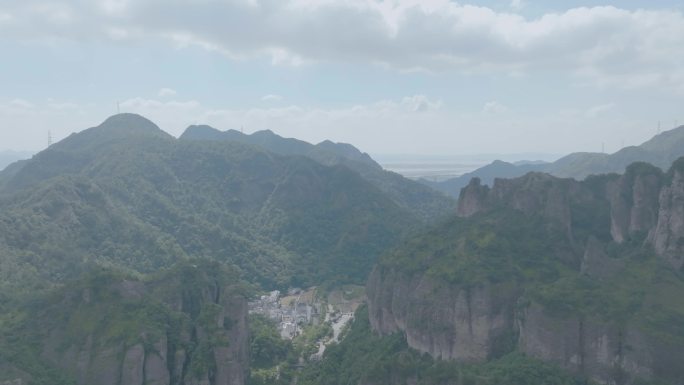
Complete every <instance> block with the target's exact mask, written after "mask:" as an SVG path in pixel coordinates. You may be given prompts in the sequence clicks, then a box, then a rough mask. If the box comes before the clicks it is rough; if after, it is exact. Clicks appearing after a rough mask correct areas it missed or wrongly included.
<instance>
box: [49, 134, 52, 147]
mask: <svg viewBox="0 0 684 385" xmlns="http://www.w3.org/2000/svg"><path fill="white" fill-rule="evenodd" d="M50 146H52V131H48V147H50Z"/></svg>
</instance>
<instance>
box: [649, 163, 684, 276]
mask: <svg viewBox="0 0 684 385" xmlns="http://www.w3.org/2000/svg"><path fill="white" fill-rule="evenodd" d="M649 240H650V241H651V242H652V243H653V246H654V247H655V249H656V251H657V252H658V253H659V254H661V255H663V256H664V257H665V258H666V259H667V260H668V262H669V263H670V264H671V265H672V266H673V267H674V268H676V269H682V266H684V173H683V172H682V171H680V170H677V171H675V172H674V175H673V177H672V182H671V183H670V185H669V186H666V187H665V188H663V189H662V191H661V192H660V209H659V211H658V224H657V226H656V228H655V230H654V232H653V234H652V235H651V237H649Z"/></svg>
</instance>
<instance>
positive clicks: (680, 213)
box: [457, 163, 684, 270]
mask: <svg viewBox="0 0 684 385" xmlns="http://www.w3.org/2000/svg"><path fill="white" fill-rule="evenodd" d="M592 206H594V207H599V206H603V207H607V208H608V213H609V219H610V228H609V230H610V235H611V238H612V241H613V242H616V243H623V242H625V241H627V240H629V239H633V238H643V239H646V241H647V242H648V243H649V244H651V245H653V247H654V248H655V250H656V251H657V252H658V254H659V255H661V256H662V257H663V258H665V259H666V260H667V261H668V262H669V263H670V264H671V265H672V266H673V267H674V268H675V269H678V270H679V269H681V268H682V266H683V265H684V170H682V169H680V168H678V167H676V164H675V166H673V167H672V169H671V170H670V172H669V173H668V174H667V175H666V174H663V173H662V172H661V171H660V169H658V168H656V167H653V166H650V165H648V164H644V163H635V164H634V165H632V166H630V167H628V169H627V172H626V173H625V175H622V176H619V177H618V176H617V175H608V176H601V177H595V178H594V179H592V178H589V179H588V180H587V181H585V182H578V181H575V180H573V179H560V178H555V177H552V176H550V175H547V174H540V173H530V174H527V175H526V176H524V177H521V178H517V179H497V180H496V181H495V183H494V186H493V187H492V188H491V189H488V188H487V186H481V185H480V183H479V181H477V180H473V182H471V184H469V185H468V186H467V187H465V188H464V189H463V191H462V192H461V199H460V200H459V204H458V209H457V215H458V216H461V217H471V216H473V215H475V214H477V213H480V212H484V211H488V210H493V209H496V208H501V207H506V208H512V209H515V210H519V211H521V212H523V213H525V214H527V215H532V214H541V215H543V216H544V217H545V218H546V219H548V220H549V223H551V224H555V225H560V226H561V227H562V228H563V229H565V230H566V232H567V235H568V237H569V238H570V239H571V240H572V241H579V240H577V239H575V237H574V235H573V222H574V221H575V220H576V219H577V218H576V217H575V216H574V215H573V207H592ZM606 230H608V227H606Z"/></svg>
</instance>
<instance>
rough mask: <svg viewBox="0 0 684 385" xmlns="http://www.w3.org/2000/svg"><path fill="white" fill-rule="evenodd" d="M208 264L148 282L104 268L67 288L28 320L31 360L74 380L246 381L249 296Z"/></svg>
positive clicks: (226, 384) (108, 384)
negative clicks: (33, 353) (33, 350)
mask: <svg viewBox="0 0 684 385" xmlns="http://www.w3.org/2000/svg"><path fill="white" fill-rule="evenodd" d="M210 265H212V266H201V265H200V266H198V265H190V264H188V265H183V266H181V267H176V268H175V269H172V271H171V272H168V273H165V274H162V275H161V276H158V277H156V278H154V279H152V280H149V281H139V280H131V279H130V278H129V279H119V278H116V277H113V276H111V275H109V274H102V275H98V276H95V277H92V278H89V279H88V280H87V281H86V282H84V283H82V284H79V285H77V286H76V287H70V288H67V289H65V290H64V291H63V292H62V293H61V294H59V295H56V296H55V297H54V298H52V299H51V300H50V302H49V304H46V307H45V308H44V309H42V310H41V311H40V314H36V315H35V316H36V318H35V319H33V320H32V321H31V322H30V328H31V329H37V330H30V331H29V332H30V333H35V334H37V335H38V336H39V337H38V338H37V339H36V341H37V344H36V345H38V347H39V349H38V351H37V352H36V353H37V354H38V357H36V358H35V359H36V360H40V361H42V362H45V363H47V364H48V365H50V366H52V367H53V368H56V369H58V370H59V371H60V372H61V373H64V374H65V375H66V376H67V377H68V378H71V379H72V380H73V381H74V382H75V383H76V384H79V385H91V384H98V385H123V384H126V385H143V384H146V385H148V384H154V385H181V384H182V385H242V384H244V383H245V378H246V373H248V365H249V358H248V331H247V303H246V299H245V297H244V296H243V295H242V294H241V292H240V290H239V289H238V288H237V284H238V282H237V281H232V280H233V278H234V277H226V276H224V275H223V274H222V268H221V267H220V266H218V265H215V264H210ZM212 270H213V271H212ZM41 328H42V329H43V330H40V329H41ZM34 338H35V337H34ZM0 361H2V360H1V359H0ZM17 366H21V363H19V365H17ZM28 378H30V377H27V376H23V377H22V376H19V377H18V380H20V381H26V380H27V379H28ZM20 383H21V382H20Z"/></svg>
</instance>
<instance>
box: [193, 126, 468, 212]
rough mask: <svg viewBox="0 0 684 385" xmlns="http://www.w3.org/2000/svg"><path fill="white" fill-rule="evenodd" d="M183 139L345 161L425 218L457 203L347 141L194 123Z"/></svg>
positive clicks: (328, 161) (325, 162)
mask: <svg viewBox="0 0 684 385" xmlns="http://www.w3.org/2000/svg"><path fill="white" fill-rule="evenodd" d="M180 139H181V140H198V141H227V142H236V143H245V144H250V145H254V146H257V147H259V148H262V149H265V150H267V151H271V152H273V153H276V154H281V155H302V156H306V157H307V158H310V159H313V160H315V161H316V162H318V163H321V164H323V165H326V166H335V165H344V166H346V167H348V168H349V169H351V170H354V171H356V172H357V173H358V174H359V175H361V176H362V177H363V178H364V179H365V180H367V181H368V182H370V183H371V184H372V185H374V186H375V187H377V188H378V189H380V191H382V192H383V193H384V194H386V195H387V197H389V198H390V199H391V200H392V201H393V202H394V203H396V204H397V205H398V206H400V207H401V208H403V209H405V210H407V211H409V212H411V213H412V214H413V215H415V216H416V217H418V218H419V219H421V220H422V221H424V222H436V221H439V220H440V219H443V218H444V217H447V216H448V215H449V214H450V213H452V212H453V210H454V208H455V205H456V202H455V200H454V199H452V198H450V197H447V196H445V195H444V194H441V193H439V192H437V191H434V190H432V189H430V188H428V187H426V186H423V185H421V184H420V183H418V182H415V181H412V180H410V179H407V178H404V177H403V176H401V175H399V174H397V173H393V172H390V171H386V170H383V169H382V167H381V166H380V165H379V164H378V163H376V162H375V161H374V160H373V159H372V158H371V157H370V156H369V155H368V154H366V153H362V152H361V151H359V150H358V149H357V148H356V147H354V146H352V145H350V144H347V143H333V142H331V141H329V140H326V141H323V142H321V143H318V144H316V145H313V144H311V143H307V142H304V141H301V140H297V139H293V138H283V137H281V136H278V135H276V134H275V133H273V132H272V131H258V132H255V133H253V134H251V135H246V134H243V133H241V132H239V131H235V130H228V131H219V130H217V129H215V128H213V127H209V126H190V127H188V129H187V130H186V131H185V132H184V133H183V135H182V136H181V137H180Z"/></svg>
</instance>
